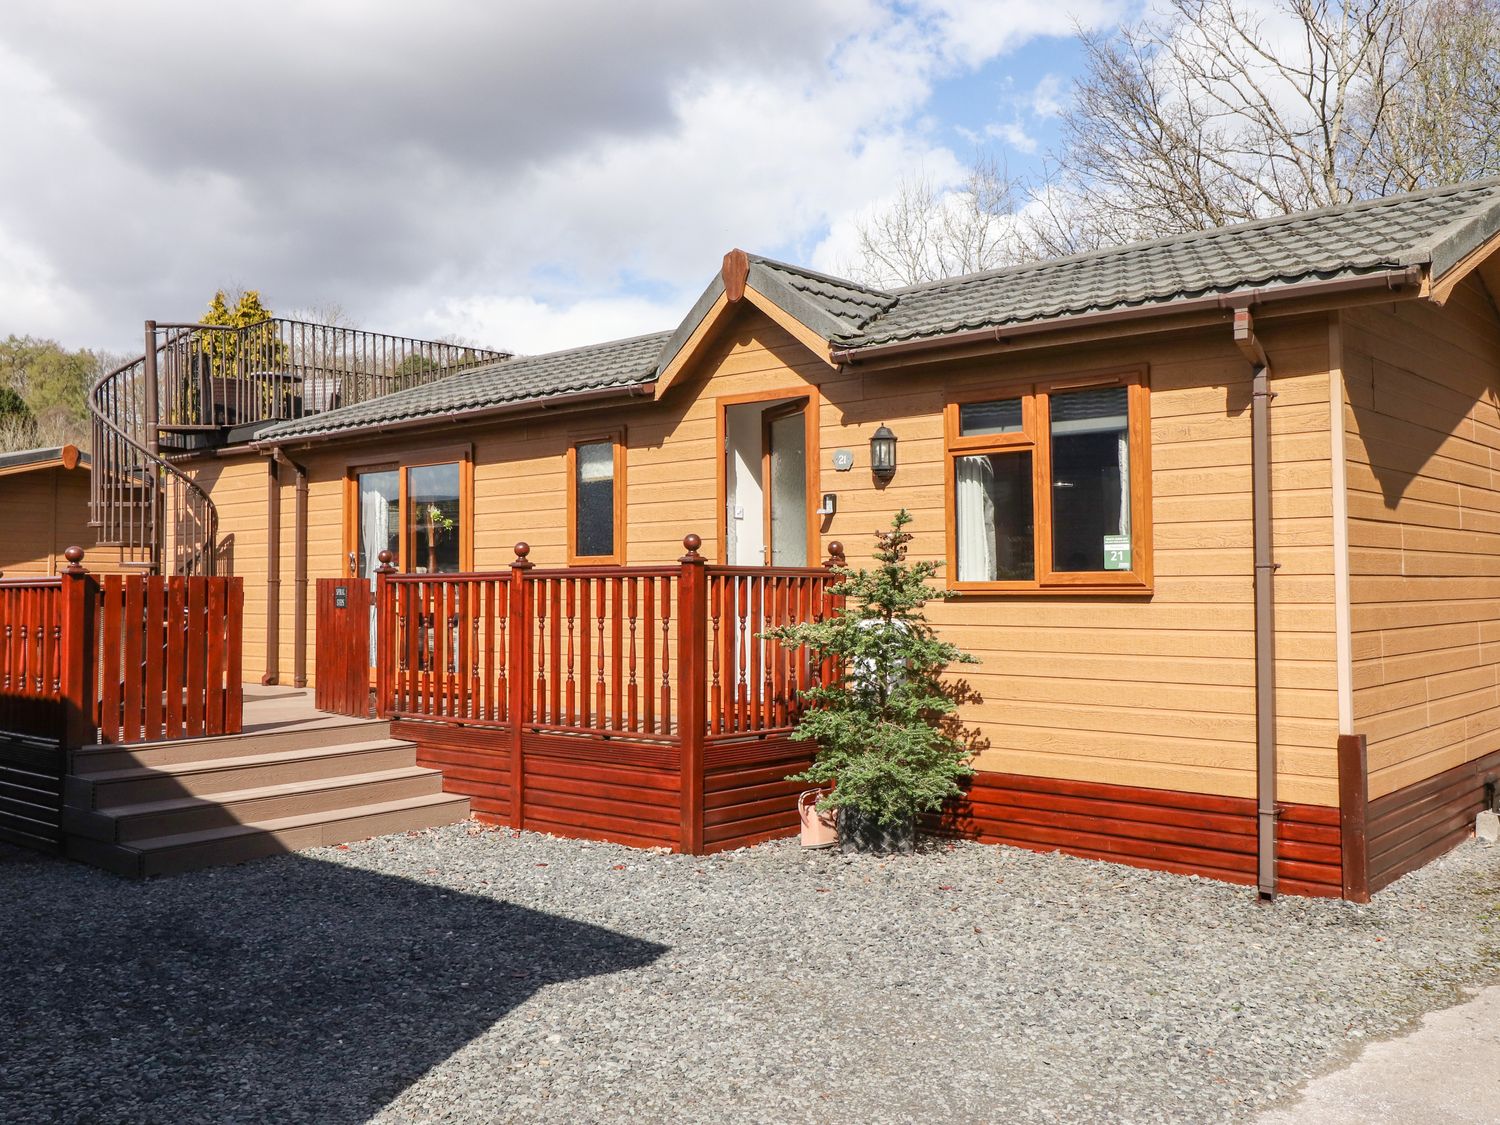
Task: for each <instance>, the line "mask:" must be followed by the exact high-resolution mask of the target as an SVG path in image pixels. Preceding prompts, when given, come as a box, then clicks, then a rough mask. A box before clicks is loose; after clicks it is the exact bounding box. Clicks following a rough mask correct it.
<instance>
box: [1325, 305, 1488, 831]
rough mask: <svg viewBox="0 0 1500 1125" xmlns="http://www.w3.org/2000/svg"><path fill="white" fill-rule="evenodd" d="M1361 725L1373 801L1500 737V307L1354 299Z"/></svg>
mask: <svg viewBox="0 0 1500 1125" xmlns="http://www.w3.org/2000/svg"><path fill="white" fill-rule="evenodd" d="M1339 335H1340V337H1341V339H1342V349H1341V350H1342V359H1341V364H1342V368H1343V374H1344V385H1345V388H1346V402H1345V411H1344V417H1345V450H1346V458H1347V478H1348V512H1349V516H1348V527H1349V559H1350V583H1349V590H1350V626H1351V627H1350V634H1351V654H1352V658H1353V664H1352V666H1353V707H1354V729H1355V731H1356V732H1358V733H1359V734H1363V735H1365V736H1366V738H1367V740H1368V758H1369V797H1370V799H1371V801H1372V802H1378V801H1379V800H1380V799H1381V798H1383V797H1385V796H1387V795H1388V794H1394V793H1396V792H1398V791H1400V790H1402V789H1405V788H1406V787H1408V786H1412V785H1414V784H1416V783H1418V782H1422V781H1424V780H1425V779H1427V778H1431V777H1434V776H1436V775H1439V774H1443V773H1445V772H1446V771H1449V770H1452V769H1455V768H1456V767H1461V766H1463V765H1465V764H1467V763H1470V762H1474V761H1475V760H1477V759H1480V758H1483V757H1484V756H1485V755H1487V754H1491V753H1492V752H1494V751H1495V750H1496V749H1497V748H1500V677H1497V668H1500V662H1497V658H1500V475H1497V469H1500V409H1497V395H1500V314H1497V312H1496V308H1495V305H1494V302H1493V300H1492V299H1491V297H1490V295H1489V293H1488V292H1487V290H1486V289H1485V288H1484V286H1483V284H1482V283H1481V282H1480V281H1479V279H1478V278H1477V277H1473V278H1471V279H1470V280H1469V281H1466V282H1464V283H1463V284H1461V285H1460V286H1459V287H1458V289H1457V290H1456V291H1455V292H1454V293H1453V295H1452V297H1451V298H1450V299H1449V301H1448V302H1447V304H1446V305H1444V306H1441V307H1440V306H1437V305H1435V304H1432V303H1429V302H1426V301H1409V302H1402V303H1399V304H1396V305H1377V306H1371V307H1367V308H1363V309H1357V310H1347V311H1345V312H1344V313H1343V315H1342V324H1341V326H1340V330H1339Z"/></svg>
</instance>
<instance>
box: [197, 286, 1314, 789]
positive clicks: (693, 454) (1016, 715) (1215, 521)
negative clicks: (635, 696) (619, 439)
mask: <svg viewBox="0 0 1500 1125" xmlns="http://www.w3.org/2000/svg"><path fill="white" fill-rule="evenodd" d="M1260 334H1261V337H1262V340H1263V342H1264V343H1265V346H1266V348H1267V350H1268V351H1269V352H1270V353H1271V355H1272V360H1273V367H1274V371H1275V381H1274V390H1275V392H1276V395H1277V398H1276V399H1275V402H1274V405H1273V407H1272V413H1271V419H1272V422H1271V425H1272V434H1273V454H1274V458H1275V466H1274V475H1273V489H1274V504H1273V508H1274V516H1275V539H1276V554H1277V562H1278V563H1280V566H1281V569H1280V571H1279V573H1278V576H1277V578H1276V590H1277V599H1278V602H1277V628H1278V643H1277V657H1278V697H1277V698H1278V710H1279V714H1278V737H1279V743H1280V748H1281V749H1280V771H1281V779H1280V788H1281V797H1282V799H1284V800H1285V801H1288V802H1292V803H1297V804H1306V805H1317V806H1329V807H1331V806H1335V805H1337V803H1338V792H1337V770H1336V757H1335V745H1336V738H1337V691H1336V676H1335V670H1334V668H1335V643H1334V633H1333V577H1332V576H1333V552H1332V521H1331V518H1330V516H1331V507H1330V501H1329V490H1330V485H1331V480H1332V474H1331V468H1330V466H1331V444H1330V437H1329V429H1328V413H1329V411H1328V379H1329V375H1328V372H1329V339H1330V336H1329V328H1328V320H1327V317H1326V316H1310V317H1306V318H1302V319H1298V320H1287V321H1266V322H1265V323H1264V324H1263V325H1261V326H1260ZM1122 366H1136V367H1141V368H1144V369H1145V371H1146V380H1147V382H1148V384H1149V386H1150V414H1151V450H1150V457H1151V464H1152V475H1151V500H1150V503H1151V510H1152V527H1153V532H1154V538H1155V550H1154V564H1155V567H1154V568H1155V586H1154V592H1152V593H1150V594H1124V595H1113V596H1097V595H1092V594H1089V595H1065V596H1058V595H1055V594H1051V595H1035V596H1026V597H1011V596H995V595H970V596H967V597H965V598H964V599H963V600H962V601H960V602H958V603H954V604H953V605H949V606H940V607H934V610H933V617H934V619H935V620H936V621H937V622H938V623H939V624H940V625H941V626H942V628H943V630H944V633H945V635H946V636H948V637H950V638H951V639H953V640H954V641H956V642H957V643H959V644H961V645H963V646H964V647H966V648H968V649H971V650H973V651H974V652H976V653H977V654H978V655H979V656H980V657H981V658H982V661H983V663H982V664H981V665H979V666H977V667H976V668H974V669H971V670H966V671H967V672H968V675H969V678H970V680H971V682H972V683H973V686H974V687H975V688H976V689H977V690H978V691H979V693H980V694H981V696H982V697H983V701H982V702H980V703H976V704H973V705H971V706H970V707H968V708H967V709H966V711H965V715H966V718H967V719H968V720H970V721H971V722H973V723H975V724H976V725H978V727H979V728H980V735H981V740H982V745H983V749H982V751H981V753H980V755H979V758H978V761H977V763H976V764H977V765H978V767H979V768H980V769H981V770H984V771H995V772H1000V773H1006V774H1014V775H1024V776H1036V777H1053V778H1061V779H1069V780H1076V781H1085V782H1092V783H1098V784H1123V785H1133V786H1143V787H1149V788H1155V789H1170V790H1180V791H1186V792H1191V793H1202V794H1212V795H1218V796H1226V797H1234V798H1242V799H1243V798H1248V797H1251V796H1252V795H1253V793H1254V790H1255V721H1254V689H1253V685H1254V660H1253V609H1252V565H1251V564H1252V557H1251V489H1250V410H1249V402H1250V371H1249V367H1248V364H1247V363H1246V361H1245V359H1244V357H1243V356H1242V355H1241V354H1240V353H1239V352H1238V351H1237V350H1236V349H1235V347H1234V346H1233V343H1232V339H1231V334H1230V328H1229V325H1228V322H1227V320H1226V321H1225V322H1224V323H1222V324H1219V325H1215V326H1214V327H1212V328H1204V329H1199V330H1194V331H1191V332H1178V333H1172V334H1162V335H1156V336H1152V337H1148V336H1135V337H1130V338H1128V339H1125V340H1119V341H1113V342H1104V343H1099V344H1094V345H1090V346H1082V347H1072V348H1067V349H1060V348H1048V349H1037V350H1034V351H1027V352H1019V353H1015V354H1013V355H1010V356H1005V357H992V358H985V359H972V360H964V361H954V362H950V363H945V364H941V365H932V366H927V367H921V368H903V369H900V370H897V371H887V372H877V371H870V372H866V371H863V370H861V369H859V368H852V369H845V370H843V371H835V370H834V369H832V368H830V367H829V366H827V365H826V364H825V363H823V362H822V361H820V360H819V359H817V358H816V357H814V356H813V355H812V354H811V353H810V352H809V351H808V350H807V349H806V348H805V347H804V346H803V345H802V344H800V343H798V342H796V341H795V340H794V339H793V338H792V337H791V336H790V335H789V334H788V333H787V332H786V331H785V330H784V329H782V328H780V327H778V326H776V325H775V324H774V323H773V322H772V321H771V320H769V319H768V318H766V317H764V316H762V315H761V314H760V313H759V312H756V311H754V310H753V309H747V310H746V311H743V312H741V313H740V314H739V315H738V316H737V318H736V319H735V320H734V321H733V323H732V324H731V325H730V327H729V328H728V329H727V330H726V332H725V333H724V335H723V337H722V339H721V340H720V342H719V343H718V344H717V345H716V346H715V347H714V348H712V349H711V350H710V352H709V354H708V355H707V357H706V359H705V361H704V363H703V364H702V365H701V366H700V368H699V369H698V370H697V371H695V372H693V373H691V374H690V375H689V376H687V377H686V378H685V379H684V380H683V381H681V382H679V383H678V384H677V385H675V386H673V387H672V388H671V389H670V390H669V391H668V392H667V394H666V395H665V396H664V397H663V399H662V400H661V401H659V402H642V403H639V404H631V405H625V406H620V405H613V406H610V407H608V412H609V420H610V424H611V425H619V426H623V427H624V430H625V440H626V443H627V445H628V454H627V456H628V491H627V496H626V520H627V524H628V527H629V535H628V555H627V559H626V561H627V562H629V563H632V564H648V563H664V562H670V561H671V560H674V559H675V558H676V557H677V556H678V555H679V554H680V553H681V538H682V536H683V534H684V533H685V532H688V531H693V532H697V533H699V534H700V535H702V536H703V539H704V547H703V553H704V554H705V555H706V556H707V557H708V558H709V559H711V560H716V559H718V558H719V557H720V551H721V536H722V524H721V512H720V505H719V499H718V491H717V477H718V458H719V456H720V451H719V447H718V442H719V437H718V410H719V404H718V400H720V399H723V398H728V397H731V396H745V395H754V394H771V393H772V392H778V391H786V392H788V393H789V394H795V395H804V394H805V395H811V396H812V397H813V401H814V402H815V403H816V404H817V409H818V419H817V422H818V431H817V433H818V446H819V463H818V467H817V472H816V474H815V480H814V489H813V490H814V491H815V492H817V493H822V492H833V493H836V494H837V495H838V504H839V508H838V514H837V515H836V516H835V517H833V518H832V519H830V520H825V521H824V522H823V524H822V526H821V527H820V528H819V540H820V543H819V546H821V545H822V544H826V543H827V542H828V541H829V540H832V539H838V540H840V541H842V542H843V543H844V544H845V545H846V547H847V548H848V551H849V557H850V561H851V563H852V564H854V565H859V564H860V563H861V562H864V561H867V560H868V557H869V554H868V552H869V547H870V542H871V540H870V532H871V531H873V530H875V529H876V528H877V527H879V526H882V525H883V524H885V523H886V522H887V520H888V519H889V517H890V514H891V513H892V512H893V511H894V510H895V509H896V508H898V507H901V506H905V507H907V508H909V509H910V510H911V511H912V512H913V513H914V515H915V516H916V524H915V530H916V531H917V533H918V536H919V538H918V540H917V544H916V548H917V550H918V552H919V553H920V554H922V555H926V556H931V557H941V556H942V554H943V552H944V548H945V536H944V524H945V519H946V518H947V517H946V516H945V503H946V501H945V492H944V438H943V417H942V416H943V405H944V403H945V402H946V401H947V398H948V396H950V395H954V394H962V393H970V392H973V391H975V390H982V389H986V388H990V387H993V388H994V389H996V390H997V391H1000V390H1002V389H1003V388H1004V387H1005V386H1006V385H1007V384H1008V383H1015V382H1019V381H1029V380H1039V379H1047V378H1053V377H1065V376H1067V375H1068V374H1069V373H1076V372H1080V371H1091V370H1097V369H1100V368H1103V367H1115V368H1119V367H1122ZM599 409H600V408H598V407H596V408H595V410H594V412H593V413H592V414H586V413H575V414H571V415H567V414H564V415H560V416H556V417H547V418H542V419H537V420H527V421H517V422H508V423H501V422H491V423H489V424H487V425H475V426H471V427H468V428H465V429H458V428H451V427H450V428H449V429H447V430H445V431H444V433H443V435H442V437H441V439H440V440H441V442H442V443H443V444H450V443H453V442H464V443H468V444H469V445H470V446H471V448H472V451H473V459H474V494H475V516H474V521H473V522H474V526H473V529H472V532H471V534H472V535H473V557H474V565H475V567H476V568H477V569H480V570H485V569H498V568H503V567H505V566H506V565H508V564H509V562H510V561H511V559H512V557H513V556H512V550H511V548H512V546H513V545H514V544H515V543H516V542H517V541H518V540H525V541H527V542H528V543H530V544H531V547H532V553H531V559H532V561H533V562H535V563H536V564H537V565H539V566H561V565H564V564H565V563H566V552H567V528H566V511H567V479H566V472H565V465H566V451H567V448H568V444H569V441H570V436H571V435H573V434H576V433H577V432H579V431H581V430H584V429H587V428H588V426H589V425H590V422H591V421H592V422H594V423H597V420H598V410H599ZM882 423H885V424H887V425H889V426H890V427H891V428H892V429H893V430H894V431H895V432H896V433H897V435H898V436H899V439H900V444H899V457H900V463H899V468H898V470H897V473H896V475H895V478H894V479H893V480H892V481H891V482H890V483H889V484H887V485H884V486H882V485H881V484H880V483H879V482H877V481H875V480H874V479H873V478H872V476H871V474H870V472H869V468H868V464H869V444H868V443H869V438H870V435H871V433H872V432H873V431H874V430H875V429H876V428H877V427H878V426H880V425H881V424H882ZM434 440H436V439H434V438H432V437H431V436H430V435H429V436H426V437H420V436H411V437H401V438H399V439H398V438H397V437H396V436H394V435H388V436H385V437H383V438H379V439H376V440H369V439H366V440H364V441H361V442H356V441H351V440H345V441H340V442H339V443H337V444H334V443H331V442H329V443H319V444H315V445H314V446H312V447H311V448H302V449H296V448H294V449H291V450H289V453H290V455H291V456H292V457H293V458H294V459H296V460H297V461H299V462H300V463H302V464H303V465H305V466H306V467H307V469H308V471H309V478H310V483H309V500H308V502H309V519H308V526H309V542H308V545H307V547H308V572H309V575H310V576H311V577H312V578H316V577H320V576H321V577H326V576H336V575H342V574H346V573H347V563H346V560H345V557H344V545H343V523H344V505H345V493H344V484H343V480H344V477H345V474H346V472H347V469H348V466H349V465H351V464H358V463H362V462H365V463H367V462H372V461H379V460H388V459H390V458H391V456H392V455H393V452H395V451H399V449H401V448H402V447H403V446H405V445H410V446H411V447H412V448H416V447H418V446H431V445H432V444H433V443H434ZM840 449H847V450H850V451H852V452H853V454H854V459H855V468H854V469H853V471H850V472H844V473H841V472H836V471H835V470H834V467H833V458H834V454H835V452H836V451H837V450H840ZM192 471H193V472H194V473H195V476H196V477H197V479H198V480H199V482H200V483H201V484H203V485H204V486H205V487H206V488H208V489H209V490H210V493H211V495H212V496H213V499H214V502H215V503H216V504H217V505H218V509H219V515H220V521H221V522H220V527H221V533H222V535H223V537H224V540H225V549H224V552H223V554H224V555H225V557H226V558H227V559H228V560H229V565H230V567H231V569H232V572H233V573H235V574H238V575H242V576H244V577H245V579H246V589H245V602H246V604H245V611H246V615H245V652H246V668H247V672H249V673H252V674H254V675H259V674H260V672H261V671H262V670H263V655H264V645H265V634H264V627H265V606H266V600H265V599H266V589H265V565H264V561H263V560H264V554H265V550H266V541H267V539H266V511H267V505H266V488H267V466H266V460H265V458H263V457H260V456H256V455H248V454H247V455H241V456H234V457H224V458H219V459H216V460H213V461H208V460H203V461H200V462H197V463H196V464H194V465H193V466H192ZM280 487H281V490H282V503H281V521H282V522H281V542H282V565H281V597H280V601H281V607H282V616H281V626H280V658H279V663H280V674H281V678H282V682H290V679H291V670H292V668H293V660H294V653H293V647H292V646H293V640H294V631H293V628H292V618H291V611H292V606H293V604H294V596H295V595H294V588H293V561H294V554H293V553H294V549H295V524H294V507H295V505H294V492H293V485H292V474H291V472H290V471H289V470H285V469H284V470H283V472H282V481H281V485H280ZM311 604H312V598H311V594H309V598H308V605H309V610H310V609H311ZM307 630H308V645H309V649H311V646H313V645H315V644H316V638H315V636H314V635H313V633H314V630H313V623H312V621H311V613H310V612H309V620H308V624H307ZM308 665H309V673H311V660H309V661H308ZM449 752H451V753H455V754H461V753H464V752H465V751H462V750H460V749H458V748H456V747H455V748H450V751H449ZM464 768H479V767H477V766H473V765H472V764H470V765H469V766H466V767H464Z"/></svg>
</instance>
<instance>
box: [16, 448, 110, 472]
mask: <svg viewBox="0 0 1500 1125" xmlns="http://www.w3.org/2000/svg"><path fill="white" fill-rule="evenodd" d="M88 467H89V458H88V454H87V453H83V452H81V451H80V450H79V448H78V447H77V446H76V445H56V446H52V447H50V448H47V449H24V450H21V451H20V452H18V453H0V477H4V476H12V475H14V474H16V473H32V472H37V471H39V470H41V469H67V470H69V471H71V470H73V469H77V468H84V469H87V468H88Z"/></svg>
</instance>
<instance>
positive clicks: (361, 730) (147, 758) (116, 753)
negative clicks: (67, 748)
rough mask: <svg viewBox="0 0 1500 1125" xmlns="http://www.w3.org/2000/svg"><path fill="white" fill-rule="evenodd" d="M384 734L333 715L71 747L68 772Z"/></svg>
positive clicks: (367, 722) (386, 733)
mask: <svg viewBox="0 0 1500 1125" xmlns="http://www.w3.org/2000/svg"><path fill="white" fill-rule="evenodd" d="M390 734H391V724H390V723H388V722H385V721H382V720H379V719H347V720H339V719H334V720H332V721H330V722H327V723H323V724H320V725H318V726H301V725H295V726H293V725H289V726H287V727H285V728H275V727H272V728H269V729H265V730H252V731H247V732H246V733H244V734H232V735H207V736H205V737H203V738H184V739H178V740H177V741H175V742H150V743H130V744H124V745H119V746H88V747H84V748H83V749H81V750H75V751H73V756H72V768H71V772H72V773H74V774H76V775H79V776H85V777H88V776H93V775H94V774H99V773H108V772H112V771H114V770H122V769H129V768H131V767H132V766H146V767H151V768H153V769H159V768H164V767H167V766H176V765H181V764H183V763H185V762H201V761H207V760H209V759H211V758H244V757H252V756H254V755H257V754H274V753H276V752H277V751H280V750H299V749H304V748H307V747H312V746H335V745H337V744H339V743H341V742H369V741H371V740H373V739H377V738H389V737H390Z"/></svg>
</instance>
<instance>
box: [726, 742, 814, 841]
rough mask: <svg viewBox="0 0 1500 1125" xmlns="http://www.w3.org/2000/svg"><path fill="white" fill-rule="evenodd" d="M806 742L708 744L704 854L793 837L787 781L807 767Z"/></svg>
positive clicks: (791, 785) (795, 788)
mask: <svg viewBox="0 0 1500 1125" xmlns="http://www.w3.org/2000/svg"><path fill="white" fill-rule="evenodd" d="M812 755H813V748H812V744H811V743H808V742H801V741H798V740H796V739H793V738H789V737H785V736H782V737H776V738H766V739H758V740H756V741H753V742H739V743H733V742H730V743H722V742H721V743H710V744H709V745H708V746H707V747H706V748H705V750H704V770H703V844H704V850H705V851H707V852H721V851H728V850H729V849H731V848H744V847H749V846H750V845H751V844H759V843H762V842H764V841H766V840H774V839H778V838H780V837H783V836H791V835H793V834H795V833H796V832H797V829H798V820H797V794H798V793H800V792H802V790H804V789H806V788H808V786H807V785H806V784H805V783H803V782H798V781H788V780H787V775H788V774H793V773H799V772H801V771H802V770H805V769H806V768H807V767H808V766H809V765H811V764H812Z"/></svg>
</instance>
